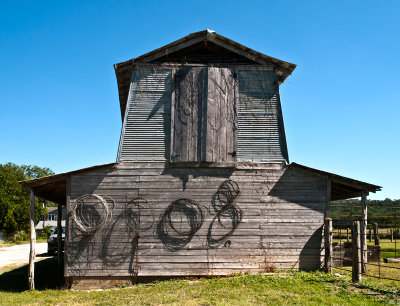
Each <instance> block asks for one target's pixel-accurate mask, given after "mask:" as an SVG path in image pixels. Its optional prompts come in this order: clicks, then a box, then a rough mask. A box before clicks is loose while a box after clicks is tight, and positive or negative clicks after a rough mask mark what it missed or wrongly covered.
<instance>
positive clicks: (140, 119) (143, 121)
mask: <svg viewBox="0 0 400 306" xmlns="http://www.w3.org/2000/svg"><path fill="white" fill-rule="evenodd" d="M170 118H171V70H152V69H141V70H137V69H134V71H133V74H132V82H131V87H130V92H129V98H128V107H127V110H126V113H125V120H124V126H123V130H122V134H121V140H120V147H119V153H118V157H119V158H118V159H119V161H164V160H165V159H166V156H169V139H170V137H169V135H170Z"/></svg>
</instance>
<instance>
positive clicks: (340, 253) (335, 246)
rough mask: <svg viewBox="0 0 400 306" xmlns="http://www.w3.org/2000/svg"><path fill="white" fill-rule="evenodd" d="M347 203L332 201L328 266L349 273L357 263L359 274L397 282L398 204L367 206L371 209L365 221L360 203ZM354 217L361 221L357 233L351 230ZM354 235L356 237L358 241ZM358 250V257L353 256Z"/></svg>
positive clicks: (399, 257) (399, 258) (399, 275)
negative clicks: (330, 247)
mask: <svg viewBox="0 0 400 306" xmlns="http://www.w3.org/2000/svg"><path fill="white" fill-rule="evenodd" d="M350 203H351V202H349V204H347V203H346V204H332V208H333V210H332V211H333V214H332V227H333V233H332V250H333V253H332V266H333V267H334V268H335V269H338V270H340V271H344V272H348V273H351V272H352V270H354V269H355V268H356V265H360V266H361V269H360V273H361V275H363V276H366V277H373V278H379V279H386V280H391V281H399V282H400V244H399V242H400V230H399V225H400V206H390V207H388V206H386V207H384V209H383V211H382V213H376V212H379V209H376V207H368V209H369V210H370V211H373V212H374V213H373V214H368V218H367V219H368V222H367V223H366V224H365V223H364V221H363V220H362V219H363V218H362V206H361V205H354V204H353V205H350ZM354 221H360V224H361V230H360V232H359V233H358V236H357V235H354V233H353V232H354V228H353V223H354ZM363 227H364V229H363ZM354 237H360V238H358V239H360V243H359V244H357V241H354ZM364 244H365V247H364ZM358 252H359V254H360V257H357V256H356V257H355V256H354V255H355V254H354V253H358ZM356 258H358V259H356ZM349 267H351V268H352V269H349Z"/></svg>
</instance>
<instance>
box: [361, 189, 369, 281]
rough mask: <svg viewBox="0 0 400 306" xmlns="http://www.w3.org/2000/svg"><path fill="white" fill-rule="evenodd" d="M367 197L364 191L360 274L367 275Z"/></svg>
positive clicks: (362, 199) (362, 198) (362, 196)
mask: <svg viewBox="0 0 400 306" xmlns="http://www.w3.org/2000/svg"><path fill="white" fill-rule="evenodd" d="M367 195H368V192H367V191H364V192H363V193H362V195H361V209H362V211H361V272H362V273H364V274H365V273H367V263H368V245H367V223H368V211H367V209H368V208H367Z"/></svg>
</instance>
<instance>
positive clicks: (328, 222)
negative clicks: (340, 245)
mask: <svg viewBox="0 0 400 306" xmlns="http://www.w3.org/2000/svg"><path fill="white" fill-rule="evenodd" d="M324 223H325V224H324V238H325V239H324V245H325V272H327V273H332V254H333V248H332V234H333V230H332V219H331V218H325V222H324Z"/></svg>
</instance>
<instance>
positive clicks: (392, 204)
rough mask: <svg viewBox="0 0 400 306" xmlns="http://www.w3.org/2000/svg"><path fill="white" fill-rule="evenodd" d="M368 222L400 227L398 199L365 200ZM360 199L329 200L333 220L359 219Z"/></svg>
mask: <svg viewBox="0 0 400 306" xmlns="http://www.w3.org/2000/svg"><path fill="white" fill-rule="evenodd" d="M367 207H368V209H367V214H368V215H367V217H368V223H378V224H379V226H380V227H394V228H398V227H400V199H399V200H391V199H384V200H367ZM361 210H362V207H361V200H359V199H350V200H342V201H334V202H331V217H332V219H333V220H360V218H361Z"/></svg>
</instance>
